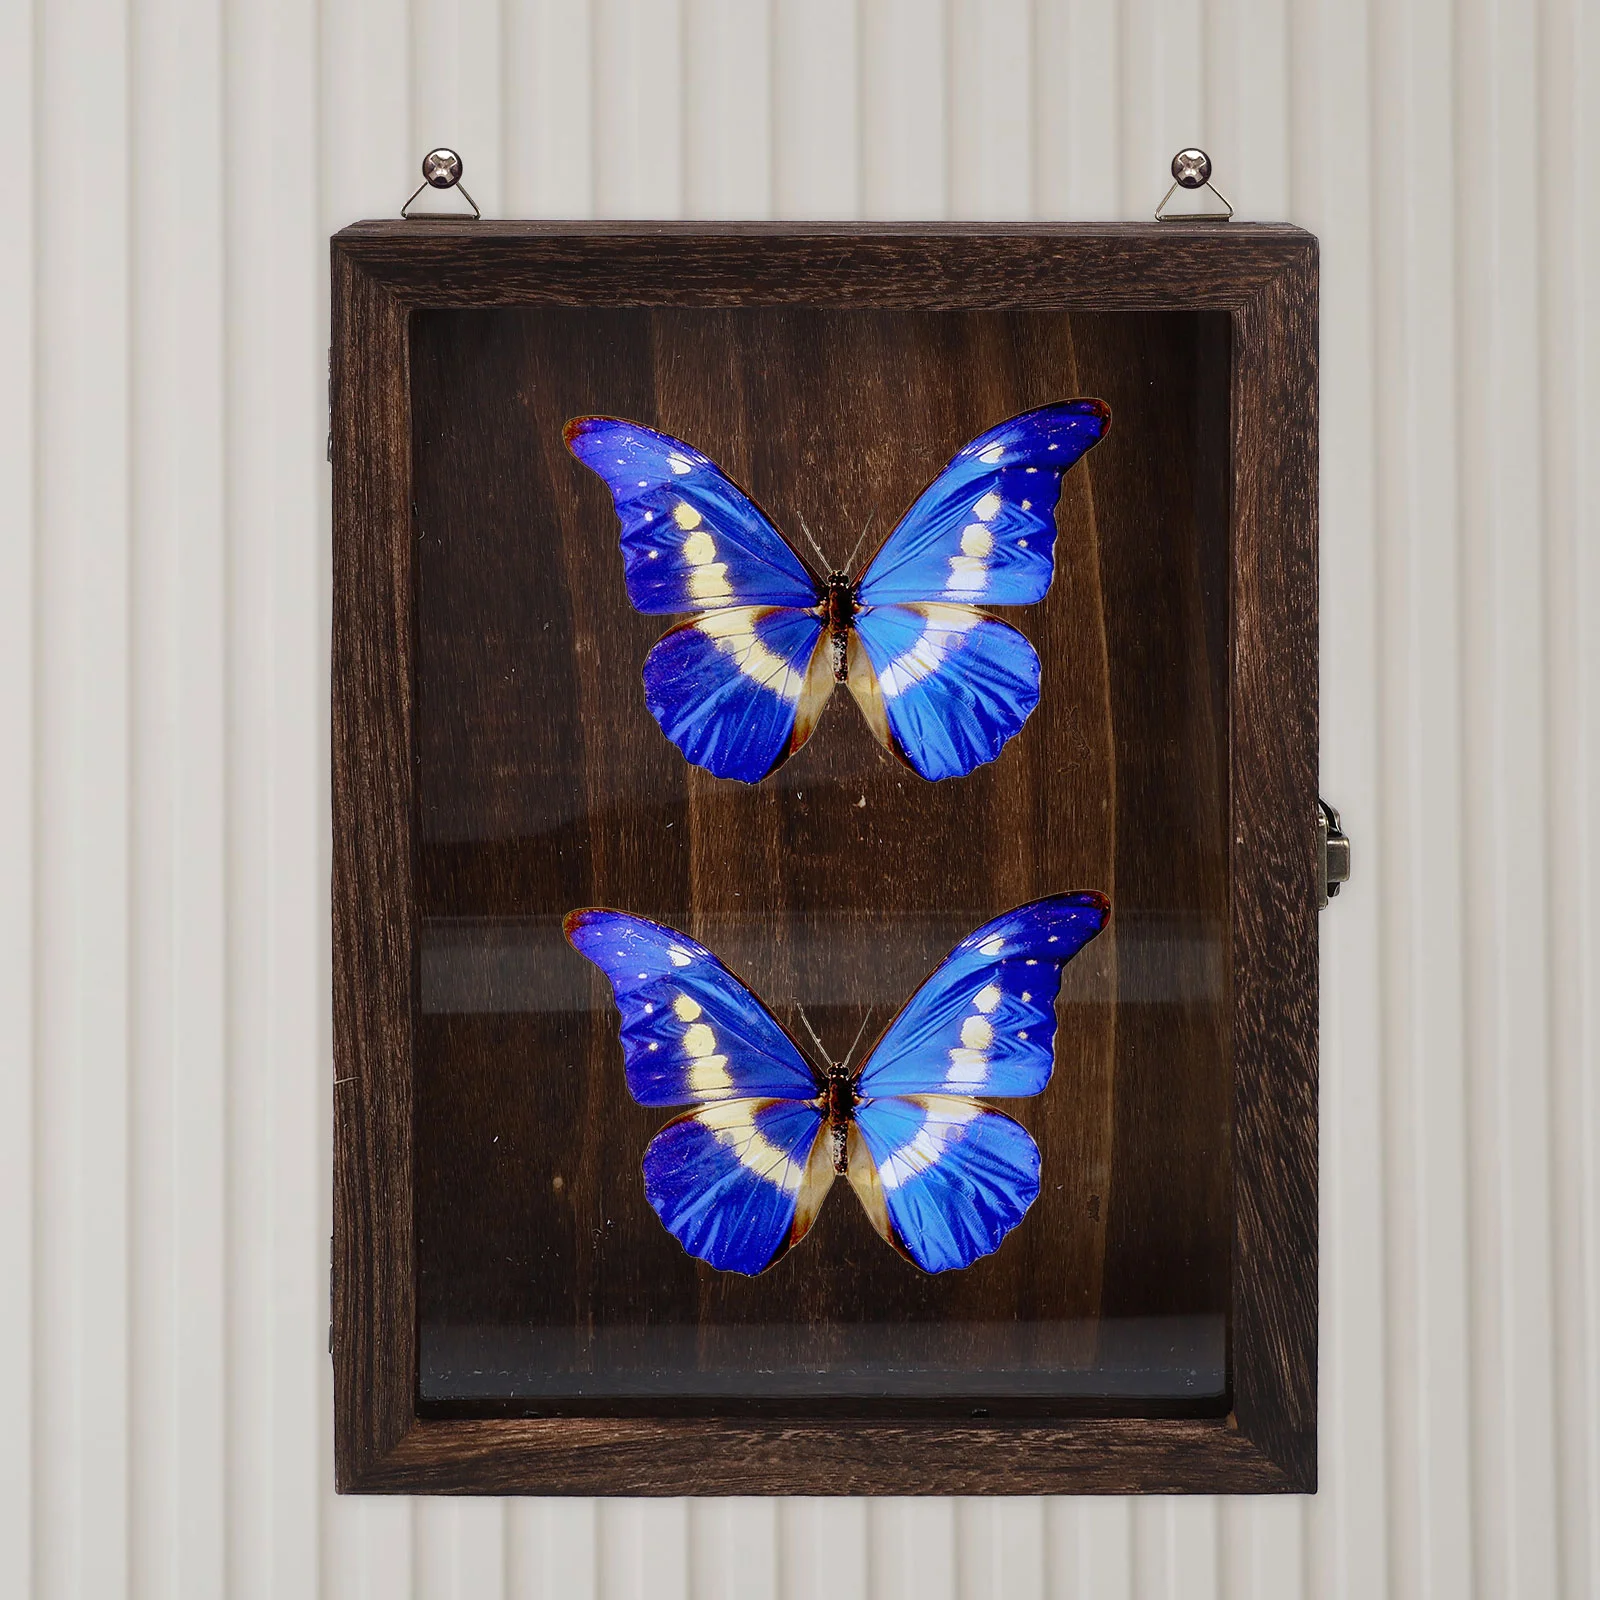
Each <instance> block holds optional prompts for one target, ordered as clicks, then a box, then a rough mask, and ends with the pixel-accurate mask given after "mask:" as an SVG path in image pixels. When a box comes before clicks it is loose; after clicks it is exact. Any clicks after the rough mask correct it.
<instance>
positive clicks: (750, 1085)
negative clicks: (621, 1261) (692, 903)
mask: <svg viewBox="0 0 1600 1600" xmlns="http://www.w3.org/2000/svg"><path fill="white" fill-rule="evenodd" d="M565 928H566V934H567V938H568V939H569V940H570V941H571V943H572V945H573V947H574V948H575V949H576V950H578V951H579V952H580V953H582V954H583V955H585V956H587V957H588V958H589V959H590V960H591V961H592V962H594V964H595V965H596V966H597V967H599V968H600V970H601V971H602V972H604V973H605V975H606V977H607V978H609V979H610V980H611V987H612V990H613V992H614V993H615V995H616V1000H617V1009H618V1010H619V1011H620V1012H621V1013H622V1033H621V1037H622V1051H623V1061H624V1065H625V1067H626V1070H627V1077H628V1089H629V1091H630V1092H631V1093H632V1095H633V1097H634V1099H635V1100H637V1101H638V1102H639V1103H640V1104H641V1105H647V1106H667V1105H683V1104H685V1103H686V1102H692V1101H701V1102H705V1103H703V1104H701V1105H699V1106H698V1107H697V1108H696V1109H695V1110H693V1111H691V1112H688V1113H686V1114H685V1115H683V1116H680V1117H676V1118H674V1119H673V1120H672V1121H671V1122H669V1123H668V1124H667V1125H666V1126H665V1127H664V1128H663V1129H662V1130H661V1132H660V1133H658V1134H657V1135H656V1137H655V1138H654V1139H653V1140H652V1141H651V1143H650V1146H649V1148H648V1149H647V1150H646V1151H645V1154H644V1162H643V1168H644V1186H645V1197H646V1198H647V1199H648V1200H649V1202H650V1204H651V1206H652V1207H653V1208H654V1209H655V1212H656V1215H657V1216H659V1217H660V1218H661V1221H662V1224H663V1225H664V1226H665V1227H666V1229H667V1231H668V1232H669V1233H670V1234H671V1235H672V1236H673V1238H675V1239H676V1240H677V1241H678V1242H679V1243H680V1244H681V1245H682V1246H683V1247H684V1249H685V1250H687V1251H688V1252H689V1253H690V1254H691V1255H694V1256H698V1257H699V1258H700V1259H701V1260H702V1261H708V1262H710V1263H711V1265H712V1266H714V1267H717V1268H720V1269H721V1270H723V1271H727V1272H746V1273H754V1272H764V1271H765V1270H766V1269H767V1268H768V1267H769V1266H771V1265H772V1263H773V1262H774V1261H776V1260H777V1259H778V1258H779V1257H780V1256H781V1255H783V1254H784V1252H785V1251H787V1250H788V1249H790V1248H791V1247H792V1246H793V1245H795V1244H798V1243H799V1241H800V1240H801V1239H802V1238H803V1237H804V1236H805V1234H806V1231H807V1229H809V1228H810V1226H811V1224H812V1222H813V1221H814V1220H815V1218H816V1214H817V1210H818V1208H819V1207H820V1206H821V1204H822V1201H823V1198H824V1197H825V1196H826V1194H827V1192H828V1189H829V1187H830V1186H831V1185H832V1183H833V1161H832V1158H831V1155H830V1154H829V1152H828V1150H827V1143H828V1141H827V1140H825V1139H822V1138H820V1137H819V1135H820V1133H821V1131H822V1125H823V1117H822V1112H821V1109H820V1108H819V1106H818V1105H817V1103H816V1101H817V1097H818V1095H819V1093H820V1091H821V1085H820V1084H819V1082H818V1081H817V1078H816V1075H815V1074H814V1073H813V1072H812V1070H811V1068H810V1067H809V1066H808V1065H807V1064H806V1061H805V1058H804V1057H803V1056H802V1055H801V1054H800V1052H799V1050H798V1049H797V1048H796V1047H795V1044H794V1041H793V1040H792V1039H790V1037H789V1036H788V1034H787V1033H785V1032H784V1030H783V1029H782V1028H781V1027H780V1026H779V1025H778V1023H777V1021H776V1019H774V1017H773V1016H772V1013H771V1012H769V1011H768V1010H767V1008H766V1007H765V1006H764V1005H762V1003H761V1002H760V1001H759V1000H758V999H757V998H756V997H755V996H754V995H753V994H751V992H750V991H749V989H747V988H746V987H745V986H744V984H742V983H741V982H740V981H739V980H738V979H737V978H736V977H734V975H733V974H732V973H731V972H729V971H728V969H727V968H726V967H725V966H723V964H722V963H721V962H720V961H718V960H717V958H716V957H715V956H714V955H712V954H711V952H710V951H709V950H707V949H706V948H705V946H704V945H701V944H698V943H697V942H696V941H695V940H693V939H691V938H689V937H688V936H687V935H686V934H682V933H679V932H677V931H676V930H675V929H673V928H668V927H665V926H663V925H662V924H661V923H659V922H650V921H648V920H647V919H646V918H644V917H635V916H630V915H629V914H628V913H627V912H623V911H607V910H604V909H600V908H593V909H589V910H583V911H573V912H569V913H568V915H567V918H566V922H565Z"/></svg>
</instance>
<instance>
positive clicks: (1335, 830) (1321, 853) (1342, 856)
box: [1317, 800, 1350, 910]
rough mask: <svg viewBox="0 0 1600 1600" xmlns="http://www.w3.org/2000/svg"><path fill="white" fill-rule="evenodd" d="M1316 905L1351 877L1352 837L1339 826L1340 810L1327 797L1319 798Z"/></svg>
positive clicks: (1331, 896) (1325, 899)
mask: <svg viewBox="0 0 1600 1600" xmlns="http://www.w3.org/2000/svg"><path fill="white" fill-rule="evenodd" d="M1317 861H1318V868H1317V909H1318V910H1321V909H1322V907H1323V906H1325V905H1327V903H1328V902H1329V901H1330V900H1331V899H1332V898H1333V897H1334V896H1335V895H1336V894H1338V892H1339V885H1340V884H1341V883H1348V882H1349V881H1350V840H1349V838H1348V837H1347V835H1346V834H1345V831H1344V829H1343V828H1341V827H1340V826H1339V813H1338V812H1337V811H1335V810H1334V809H1333V807H1332V806H1330V805H1329V804H1328V802H1327V801H1326V800H1318V801H1317Z"/></svg>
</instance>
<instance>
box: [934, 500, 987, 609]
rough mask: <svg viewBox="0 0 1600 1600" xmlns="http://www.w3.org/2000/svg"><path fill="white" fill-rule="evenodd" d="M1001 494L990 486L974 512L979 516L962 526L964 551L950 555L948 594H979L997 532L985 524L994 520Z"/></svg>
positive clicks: (985, 578) (962, 547)
mask: <svg viewBox="0 0 1600 1600" xmlns="http://www.w3.org/2000/svg"><path fill="white" fill-rule="evenodd" d="M1000 504H1001V501H1000V496H999V495H997V494H996V493H995V492H994V490H993V489H991V490H990V491H989V492H988V493H987V494H986V495H984V496H983V497H982V498H981V499H979V500H978V501H977V503H976V504H975V505H974V506H973V508H972V514H973V516H974V517H976V518H977V519H978V520H977V521H976V522H969V523H968V524H967V526H966V527H964V528H963V529H962V530H961V551H960V553H959V554H958V555H953V556H951V557H950V577H949V579H948V581H947V582H946V584H945V591H946V593H948V594H978V593H980V592H981V591H982V589H983V586H984V583H985V582H986V581H987V579H988V576H989V556H990V553H991V552H992V551H993V550H994V534H993V532H991V531H990V529H989V528H988V527H987V526H985V524H987V523H989V522H992V521H993V520H994V517H995V514H996V512H998V511H999V509H1000Z"/></svg>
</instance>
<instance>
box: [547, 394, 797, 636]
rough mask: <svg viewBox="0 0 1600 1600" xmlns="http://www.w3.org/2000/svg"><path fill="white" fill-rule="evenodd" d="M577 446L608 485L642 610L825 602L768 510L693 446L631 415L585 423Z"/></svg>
mask: <svg viewBox="0 0 1600 1600" xmlns="http://www.w3.org/2000/svg"><path fill="white" fill-rule="evenodd" d="M565 437H566V441H567V448H568V449H569V450H570V451H571V452H572V453H573V455H575V456H576V457H577V458H578V460H580V461H581V462H583V464H584V465H585V466H586V467H589V468H590V469H592V470H593V471H594V472H596V473H597V474H599V476H600V477H601V478H602V479H604V480H605V484H606V487H607V488H608V489H610V491H611V495H612V499H613V500H614V502H615V504H616V508H617V516H618V519H619V520H620V521H621V524H622V560H623V573H624V577H625V578H626V581H627V585H628V599H629V600H630V601H631V602H632V603H633V607H634V609H635V610H636V611H642V612H645V613H646V614H648V615H671V614H673V613H682V612H686V611H707V610H714V609H716V608H719V607H722V606H757V605H761V606H801V607H809V606H814V605H816V604H817V600H818V586H817V581H816V579H815V578H814V577H812V575H811V574H810V573H809V572H808V571H807V570H806V567H805V564H804V563H803V562H802V561H801V560H800V558H799V557H798V556H797V555H796V554H795V553H794V550H793V549H792V548H791V547H790V545H789V544H788V542H787V541H786V540H785V539H784V537H783V535H782V534H780V533H779V532H778V530H777V529H776V528H775V527H773V525H772V523H771V522H770V521H769V520H768V518H767V516H766V513H765V512H763V511H762V510H761V508H760V507H759V506H757V505H756V504H755V502H754V501H753V500H751V499H750V497H749V496H748V495H746V494H745V493H744V491H743V490H742V489H740V488H739V487H738V486H737V485H736V484H734V483H733V481H732V480H731V479H729V478H728V477H727V476H726V474H724V473H723V471H722V469H721V468H720V467H719V466H717V464H716V463H715V462H714V461H712V460H711V458H710V457H709V456H706V455H704V454H702V453H701V452H700V451H699V450H696V449H695V448H694V446H693V445H688V444H685V443H684V442H683V441H682V440H681V439H674V438H673V437H672V436H671V435H670V434H666V433H658V432H656V430H655V429H654V428H647V427H645V426H644V425H643V424H642V423H638V422H629V421H627V420H626V419H625V418H622V417H577V418H574V419H573V420H572V421H571V422H569V423H568V424H567V426H566V430H565Z"/></svg>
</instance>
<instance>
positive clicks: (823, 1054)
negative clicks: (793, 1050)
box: [795, 1001, 833, 1068]
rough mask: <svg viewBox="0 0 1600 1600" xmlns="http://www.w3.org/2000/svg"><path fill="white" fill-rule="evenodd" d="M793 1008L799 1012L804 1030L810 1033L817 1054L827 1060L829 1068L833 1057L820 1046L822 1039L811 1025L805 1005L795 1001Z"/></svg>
mask: <svg viewBox="0 0 1600 1600" xmlns="http://www.w3.org/2000/svg"><path fill="white" fill-rule="evenodd" d="M795 1010H796V1011H797V1012H799V1014H800V1020H801V1021H802V1022H803V1023H804V1024H805V1026H806V1032H807V1033H809V1034H810V1035H811V1042H812V1044H814V1045H815V1046H816V1047H817V1054H818V1055H819V1056H821V1057H822V1059H823V1060H824V1061H825V1062H827V1064H828V1066H829V1067H830V1068H831V1067H832V1066H833V1057H832V1056H830V1055H829V1054H828V1052H827V1051H826V1050H824V1049H823V1048H822V1040H821V1039H819V1038H818V1037H817V1030H816V1029H815V1028H813V1027H812V1026H811V1018H810V1017H808V1016H807V1015H806V1011H805V1007H804V1006H802V1005H801V1004H799V1002H798V1001H797V1002H796V1003H795Z"/></svg>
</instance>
